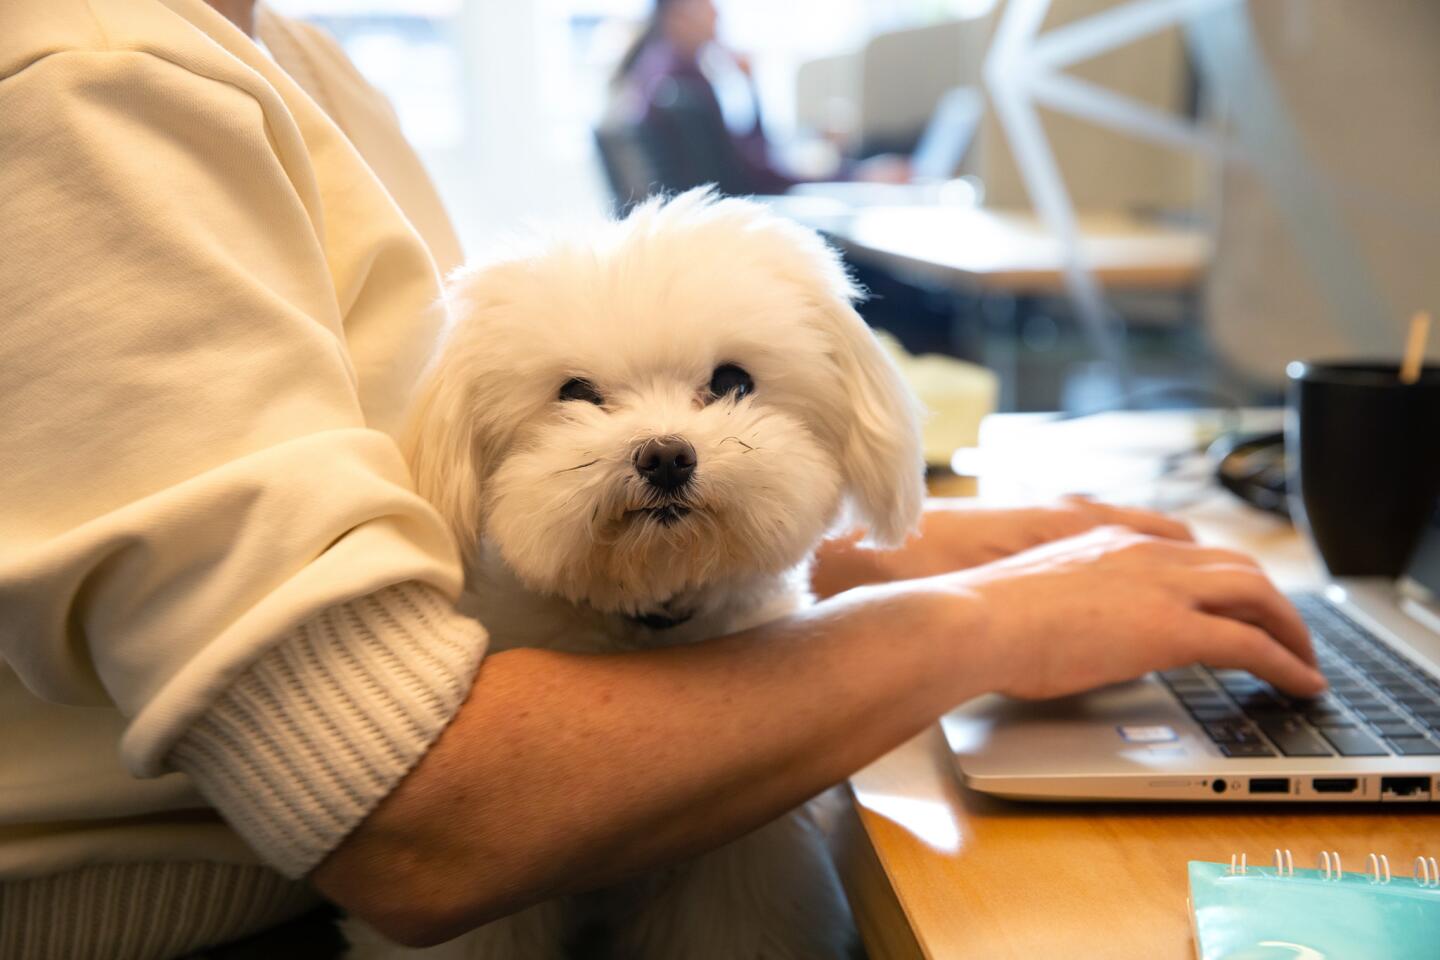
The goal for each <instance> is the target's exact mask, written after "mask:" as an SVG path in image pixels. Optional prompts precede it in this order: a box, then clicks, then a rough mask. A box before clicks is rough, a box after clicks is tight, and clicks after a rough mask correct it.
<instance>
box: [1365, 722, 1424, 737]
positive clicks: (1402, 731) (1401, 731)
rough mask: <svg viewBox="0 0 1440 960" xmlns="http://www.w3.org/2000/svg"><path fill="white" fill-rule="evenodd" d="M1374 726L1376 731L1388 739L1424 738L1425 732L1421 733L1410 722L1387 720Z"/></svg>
mask: <svg viewBox="0 0 1440 960" xmlns="http://www.w3.org/2000/svg"><path fill="white" fill-rule="evenodd" d="M1372 726H1374V727H1375V729H1376V730H1379V731H1380V732H1381V733H1383V734H1384V735H1385V736H1387V737H1420V736H1424V732H1423V731H1421V730H1420V729H1419V728H1418V727H1416V726H1415V724H1413V723H1410V722H1409V721H1408V720H1385V721H1382V722H1380V723H1375V724H1372Z"/></svg>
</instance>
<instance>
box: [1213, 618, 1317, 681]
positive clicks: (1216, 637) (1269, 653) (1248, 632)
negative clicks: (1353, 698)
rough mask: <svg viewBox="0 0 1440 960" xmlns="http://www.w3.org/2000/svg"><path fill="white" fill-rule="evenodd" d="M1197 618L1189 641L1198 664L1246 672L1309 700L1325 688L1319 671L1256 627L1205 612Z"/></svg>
mask: <svg viewBox="0 0 1440 960" xmlns="http://www.w3.org/2000/svg"><path fill="white" fill-rule="evenodd" d="M1197 618H1198V620H1197V621H1193V622H1192V623H1191V629H1192V630H1196V631H1198V635H1194V636H1192V637H1191V638H1190V639H1191V642H1194V643H1198V644H1199V647H1198V655H1199V660H1200V662H1201V663H1204V664H1205V665H1207V666H1210V667H1220V668H1228V669H1235V670H1247V671H1249V672H1250V673H1253V674H1254V675H1255V676H1257V677H1259V678H1260V679H1261V680H1264V681H1266V682H1268V683H1270V684H1271V685H1272V686H1274V687H1276V688H1277V689H1280V690H1284V691H1285V692H1286V693H1290V694H1294V695H1295V696H1300V697H1313V696H1316V695H1318V694H1319V693H1321V692H1322V691H1323V690H1324V689H1325V678H1324V677H1323V676H1322V675H1321V673H1320V671H1319V670H1316V669H1315V668H1314V667H1312V666H1310V665H1308V664H1306V663H1304V662H1302V661H1301V660H1300V658H1299V657H1297V656H1296V655H1295V654H1294V653H1293V652H1292V651H1291V650H1288V649H1286V648H1285V647H1283V646H1281V645H1280V644H1278V643H1276V642H1275V640H1274V639H1273V638H1272V637H1271V635H1270V634H1269V633H1267V632H1266V631H1264V630H1262V629H1260V628H1259V627H1256V626H1252V625H1250V624H1248V623H1241V622H1240V621H1238V620H1231V619H1229V618H1228V617H1221V616H1213V615H1211V614H1206V613H1201V614H1197Z"/></svg>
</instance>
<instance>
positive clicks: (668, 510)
mask: <svg viewBox="0 0 1440 960" xmlns="http://www.w3.org/2000/svg"><path fill="white" fill-rule="evenodd" d="M689 515H690V508H689V507H686V506H682V505H681V504H678V503H666V504H662V505H661V506H658V507H642V508H641V509H639V510H631V511H629V512H628V513H626V516H628V517H637V518H640V519H644V520H653V521H655V522H656V523H658V524H660V526H662V527H670V526H674V525H675V524H677V523H679V522H680V521H681V520H684V519H685V518H686V517H688V516H689Z"/></svg>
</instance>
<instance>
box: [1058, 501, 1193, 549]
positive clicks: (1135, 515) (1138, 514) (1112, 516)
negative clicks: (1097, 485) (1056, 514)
mask: <svg viewBox="0 0 1440 960" xmlns="http://www.w3.org/2000/svg"><path fill="white" fill-rule="evenodd" d="M1065 499H1066V500H1068V501H1070V502H1071V503H1074V504H1076V505H1079V506H1081V507H1083V508H1084V509H1086V510H1087V511H1089V512H1090V513H1092V514H1093V515H1095V516H1096V517H1097V518H1098V519H1099V520H1100V521H1101V522H1102V523H1105V524H1119V525H1120V526H1124V527H1129V528H1130V529H1131V530H1135V531H1137V532H1139V533H1146V534H1150V535H1151V536H1155V537H1164V538H1166V539H1167V540H1184V541H1190V542H1193V541H1194V540H1195V535H1194V534H1193V533H1191V531H1190V527H1189V525H1188V524H1186V523H1184V522H1183V521H1180V520H1176V519H1175V518H1174V517H1167V516H1166V515H1165V514H1163V513H1156V512H1155V511H1153V510H1141V509H1139V508H1137V507H1117V506H1114V505H1112V504H1108V503H1101V502H1099V501H1098V500H1092V499H1090V498H1089V497H1087V496H1084V495H1081V494H1072V495H1071V496H1069V497H1066V498H1065Z"/></svg>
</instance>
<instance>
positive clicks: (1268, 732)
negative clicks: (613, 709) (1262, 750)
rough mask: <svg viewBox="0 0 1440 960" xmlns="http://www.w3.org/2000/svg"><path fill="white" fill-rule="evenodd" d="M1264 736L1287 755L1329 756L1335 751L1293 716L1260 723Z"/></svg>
mask: <svg viewBox="0 0 1440 960" xmlns="http://www.w3.org/2000/svg"><path fill="white" fill-rule="evenodd" d="M1260 729H1261V730H1263V731H1264V732H1265V736H1267V737H1269V738H1270V739H1271V740H1273V741H1275V746H1277V747H1279V748H1280V752H1281V753H1283V754H1285V756H1287V757H1331V756H1334V755H1335V751H1333V750H1331V749H1330V745H1329V744H1328V743H1326V742H1325V741H1324V740H1323V739H1321V738H1320V736H1319V735H1318V734H1316V733H1315V732H1314V731H1313V730H1311V729H1310V728H1309V727H1307V726H1305V725H1304V724H1303V723H1301V722H1300V721H1299V720H1296V719H1295V718H1294V717H1288V718H1283V719H1277V720H1274V721H1265V722H1262V723H1261V724H1260Z"/></svg>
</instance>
